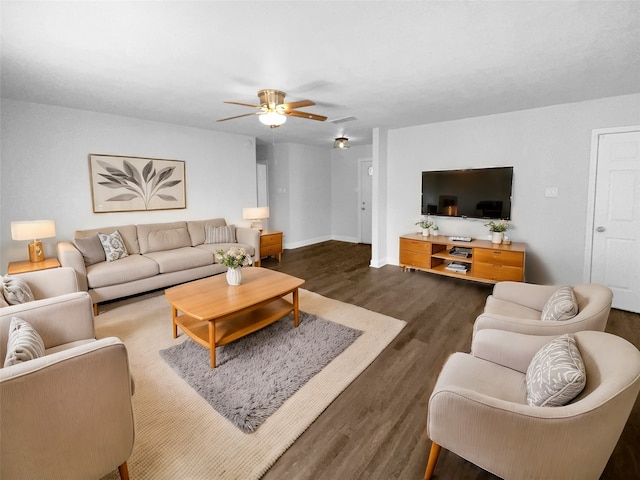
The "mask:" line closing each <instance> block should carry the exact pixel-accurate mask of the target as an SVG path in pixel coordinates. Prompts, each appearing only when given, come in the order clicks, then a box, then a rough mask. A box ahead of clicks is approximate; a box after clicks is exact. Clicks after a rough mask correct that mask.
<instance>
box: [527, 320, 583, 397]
mask: <svg viewBox="0 0 640 480" xmlns="http://www.w3.org/2000/svg"><path fill="white" fill-rule="evenodd" d="M526 381H527V403H528V404H529V405H532V406H539V407H559V406H562V405H566V404H567V403H569V402H570V401H571V400H573V399H574V398H575V397H577V396H578V394H579V393H580V392H582V390H583V389H584V386H585V385H586V383H587V377H586V373H585V369H584V363H583V361H582V356H581V355H580V351H579V350H578V347H577V345H576V340H575V338H574V336H573V335H572V334H571V333H566V334H564V335H562V336H560V337H558V338H554V339H553V340H551V341H550V342H549V343H547V344H545V345H544V346H543V347H542V348H541V349H540V350H538V352H537V353H536V354H535V355H534V357H533V359H532V360H531V363H530V364H529V368H528V369H527V375H526Z"/></svg>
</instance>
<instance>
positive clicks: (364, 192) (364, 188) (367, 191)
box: [359, 160, 373, 245]
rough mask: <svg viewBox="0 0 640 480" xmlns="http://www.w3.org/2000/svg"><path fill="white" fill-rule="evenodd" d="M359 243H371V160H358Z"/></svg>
mask: <svg viewBox="0 0 640 480" xmlns="http://www.w3.org/2000/svg"><path fill="white" fill-rule="evenodd" d="M359 166H360V195H359V201H360V243H368V244H369V245H370V244H371V239H372V238H373V232H372V218H373V215H372V212H371V202H372V198H373V196H372V194H371V191H372V190H371V189H372V185H373V162H372V161H371V160H360V162H359Z"/></svg>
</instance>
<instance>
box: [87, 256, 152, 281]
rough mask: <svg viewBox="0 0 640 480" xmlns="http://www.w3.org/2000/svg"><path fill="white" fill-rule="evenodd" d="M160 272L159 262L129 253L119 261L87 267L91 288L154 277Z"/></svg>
mask: <svg viewBox="0 0 640 480" xmlns="http://www.w3.org/2000/svg"><path fill="white" fill-rule="evenodd" d="M158 273H160V269H159V267H158V264H157V263H156V262H154V261H153V260H151V259H150V258H145V257H144V256H143V255H129V256H128V257H125V258H122V259H120V260H118V261H117V262H101V263H96V264H95V265H90V266H88V267H87V282H88V284H89V288H99V287H107V286H109V285H118V284H121V283H126V282H132V281H134V280H140V279H142V278H147V277H152V276H154V275H157V274H158Z"/></svg>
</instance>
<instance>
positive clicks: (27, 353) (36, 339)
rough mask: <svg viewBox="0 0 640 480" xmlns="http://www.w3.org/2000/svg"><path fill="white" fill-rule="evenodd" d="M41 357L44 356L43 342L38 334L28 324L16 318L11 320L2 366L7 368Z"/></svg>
mask: <svg viewBox="0 0 640 480" xmlns="http://www.w3.org/2000/svg"><path fill="white" fill-rule="evenodd" d="M42 356H44V342H43V341H42V337H41V336H40V335H39V334H38V332H36V330H35V329H34V328H33V327H32V326H31V324H30V323H29V322H25V321H24V320H21V319H19V318H18V317H13V318H11V323H10V324H9V340H8V342H7V356H6V357H5V359H4V366H5V367H9V366H11V365H15V364H17V363H22V362H26V361H27V360H33V359H34V358H39V357H42Z"/></svg>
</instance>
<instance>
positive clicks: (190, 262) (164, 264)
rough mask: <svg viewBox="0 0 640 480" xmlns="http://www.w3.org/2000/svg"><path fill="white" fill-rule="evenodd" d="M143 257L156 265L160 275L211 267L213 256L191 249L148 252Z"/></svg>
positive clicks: (204, 251)
mask: <svg viewBox="0 0 640 480" xmlns="http://www.w3.org/2000/svg"><path fill="white" fill-rule="evenodd" d="M144 256H145V257H147V258H150V259H151V260H153V261H154V262H156V263H157V264H158V268H159V269H160V273H169V272H177V271H180V270H187V269H189V268H196V267H202V266H204V265H211V264H212V263H213V254H211V253H210V252H207V251H206V250H202V249H199V248H193V247H182V248H176V249H174V250H164V251H162V252H150V253H145V254H144Z"/></svg>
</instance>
